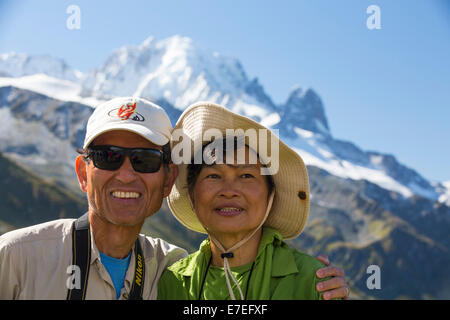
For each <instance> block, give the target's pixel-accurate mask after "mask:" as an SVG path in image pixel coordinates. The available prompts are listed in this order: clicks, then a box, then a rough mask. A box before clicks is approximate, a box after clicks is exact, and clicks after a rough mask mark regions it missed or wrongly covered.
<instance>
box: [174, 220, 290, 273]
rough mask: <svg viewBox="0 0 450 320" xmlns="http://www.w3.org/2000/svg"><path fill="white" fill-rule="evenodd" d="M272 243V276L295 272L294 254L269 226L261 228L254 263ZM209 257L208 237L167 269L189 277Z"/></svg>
mask: <svg viewBox="0 0 450 320" xmlns="http://www.w3.org/2000/svg"><path fill="white" fill-rule="evenodd" d="M270 244H273V246H274V247H277V250H274V251H273V258H272V261H273V264H272V271H271V272H272V273H271V275H272V277H282V276H286V275H289V274H292V273H297V272H298V268H297V265H296V263H295V259H294V254H293V253H292V249H290V248H289V247H288V245H287V244H286V243H284V242H283V238H282V237H281V235H280V233H278V232H277V231H276V230H274V229H271V228H263V233H262V236H261V242H260V244H259V248H258V254H257V256H256V259H255V261H256V263H258V261H259V260H260V257H261V255H262V254H263V252H265V249H266V247H267V246H268V245H270ZM210 257H211V246H210V242H209V239H205V240H204V241H203V242H202V243H201V245H200V249H199V250H198V251H197V252H194V253H193V254H191V255H189V256H188V257H186V258H185V259H182V260H180V261H178V262H176V263H175V264H173V265H172V266H170V267H169V269H170V270H171V271H172V272H175V273H178V274H181V275H183V276H186V277H191V276H192V275H193V273H194V271H195V270H196V269H197V268H200V269H203V268H206V265H207V264H208V261H209V259H210Z"/></svg>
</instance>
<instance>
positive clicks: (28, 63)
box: [0, 52, 83, 82]
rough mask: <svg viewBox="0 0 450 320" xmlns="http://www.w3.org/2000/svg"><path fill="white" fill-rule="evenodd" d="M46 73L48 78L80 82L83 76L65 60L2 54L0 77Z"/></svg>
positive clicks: (43, 56) (13, 53) (12, 53)
mask: <svg viewBox="0 0 450 320" xmlns="http://www.w3.org/2000/svg"><path fill="white" fill-rule="evenodd" d="M38 73H44V74H46V75H48V76H51V77H54V78H58V79H64V80H69V81H72V82H79V81H80V80H81V78H82V77H83V74H82V73H81V72H80V71H78V70H74V69H71V68H70V67H69V66H68V65H67V64H66V63H65V62H64V61H63V60H61V59H57V58H53V57H50V56H47V55H38V56H28V55H26V54H20V53H15V52H11V53H4V54H0V76H1V77H22V76H28V75H34V74H38Z"/></svg>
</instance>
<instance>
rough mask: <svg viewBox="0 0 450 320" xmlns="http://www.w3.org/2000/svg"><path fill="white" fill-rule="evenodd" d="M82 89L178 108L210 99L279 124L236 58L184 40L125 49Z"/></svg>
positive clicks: (89, 93) (152, 41) (101, 95)
mask: <svg viewBox="0 0 450 320" xmlns="http://www.w3.org/2000/svg"><path fill="white" fill-rule="evenodd" d="M82 85H83V95H86V96H94V97H98V98H101V99H104V98H107V97H111V96H129V95H135V96H141V97H147V98H149V99H165V100H166V101H168V102H169V103H170V104H172V105H173V106H174V107H175V108H177V109H179V110H184V109H185V108H186V107H187V106H189V105H190V104H192V103H194V102H196V101H201V100H203V101H204V100H209V101H214V102H217V103H219V104H222V105H226V106H227V107H228V108H230V109H231V110H233V111H235V112H239V113H241V114H244V115H246V116H250V117H253V118H256V119H258V120H259V121H264V120H266V121H267V120H269V121H270V122H271V123H269V124H273V123H275V122H276V121H277V115H276V113H275V112H274V111H275V110H274V105H273V103H272V102H271V100H270V98H268V97H267V96H264V92H261V91H262V90H261V89H262V88H261V87H260V86H259V87H258V83H257V81H255V80H253V81H251V80H249V79H248V78H247V75H246V74H245V72H244V69H243V68H242V66H241V64H240V63H239V61H238V60H236V59H231V58H227V57H223V56H221V55H220V54H219V53H210V52H204V51H203V50H201V49H200V48H197V47H196V46H195V45H194V43H193V41H192V40H191V39H189V38H186V37H180V36H173V37H171V38H168V39H164V40H161V41H157V40H155V39H154V38H153V37H150V38H148V39H147V40H145V41H144V42H143V43H142V44H141V45H139V46H124V47H122V48H120V49H118V50H116V51H115V52H113V54H112V55H111V56H110V57H109V58H108V59H107V61H106V63H105V64H104V65H103V66H102V67H101V68H100V69H99V70H93V71H92V72H90V73H89V74H88V75H87V77H86V78H85V79H84V81H83V83H82Z"/></svg>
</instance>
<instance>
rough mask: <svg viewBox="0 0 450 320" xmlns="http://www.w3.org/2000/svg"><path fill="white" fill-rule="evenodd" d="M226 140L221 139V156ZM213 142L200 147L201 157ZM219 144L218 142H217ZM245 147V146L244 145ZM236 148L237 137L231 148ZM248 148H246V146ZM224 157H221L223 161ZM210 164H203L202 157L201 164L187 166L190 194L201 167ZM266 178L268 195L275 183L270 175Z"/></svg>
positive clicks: (224, 152) (192, 163) (225, 150)
mask: <svg viewBox="0 0 450 320" xmlns="http://www.w3.org/2000/svg"><path fill="white" fill-rule="evenodd" d="M226 141H227V139H226V138H223V139H222V146H223V151H222V153H223V155H225V154H226V152H227V145H228V143H226ZM213 142H215V140H213V141H211V142H208V143H206V144H204V145H203V147H202V155H203V151H204V150H205V148H206V147H207V146H209V145H210V144H211V143H213ZM219 143H220V140H219ZM245 146H247V145H245ZM236 147H237V137H234V144H233V148H234V149H235V150H236ZM247 147H248V146H247ZM257 157H258V158H259V154H257ZM223 158H224V157H222V159H223ZM211 165H212V164H207V163H205V160H204V159H203V157H202V163H199V164H196V163H194V161H191V163H190V164H188V166H187V189H188V192H189V193H191V192H193V191H194V187H195V183H196V182H197V178H198V176H199V174H200V171H202V169H203V167H206V166H211ZM265 166H266V165H264V164H263V167H265ZM265 177H266V182H267V188H268V191H269V193H268V194H269V195H270V194H271V193H272V191H273V189H274V188H275V183H274V181H273V177H272V176H271V175H265Z"/></svg>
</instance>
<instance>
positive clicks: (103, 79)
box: [0, 36, 450, 299]
mask: <svg viewBox="0 0 450 320" xmlns="http://www.w3.org/2000/svg"><path fill="white" fill-rule="evenodd" d="M0 57H1V58H0V118H1V119H2V126H1V127H0V153H3V154H4V155H6V156H7V157H8V158H12V159H13V160H15V161H16V162H18V163H20V164H22V165H24V166H25V167H27V168H28V169H31V170H32V171H34V172H35V173H37V174H38V175H40V176H41V177H44V178H48V179H49V180H53V181H56V182H57V183H59V184H62V185H64V186H66V187H69V188H70V189H71V190H78V191H79V187H78V182H77V179H76V177H75V170H74V167H73V166H74V159H75V157H76V156H77V153H76V148H77V147H81V146H82V143H83V139H84V135H85V128H86V123H87V120H88V118H89V116H90V115H91V113H92V111H93V107H95V106H97V105H98V104H99V103H101V102H102V101H104V100H105V99H108V98H110V97H114V96H121V95H138V96H142V97H144V98H148V99H150V100H152V101H154V102H156V103H157V104H159V105H161V106H162V107H163V108H164V109H165V110H166V111H167V113H168V115H169V117H170V118H171V121H172V123H173V124H175V122H176V120H177V119H178V117H179V116H180V114H181V112H182V110H184V109H185V108H186V107H187V106H188V105H190V104H191V103H193V102H196V101H199V100H211V101H214V102H216V103H219V104H222V105H225V106H226V107H228V108H230V109H232V110H234V111H236V112H239V113H241V114H243V115H246V116H249V117H251V118H253V119H255V120H256V121H259V122H261V123H262V124H264V125H266V126H268V127H270V128H272V129H277V130H278V132H279V135H280V137H281V139H282V140H283V141H284V142H285V143H287V144H288V145H289V146H291V147H292V148H293V149H294V150H296V151H297V152H298V153H299V154H300V155H301V156H302V158H303V159H304V161H305V163H306V164H307V165H308V172H309V174H310V185H311V215H310V219H309V220H308V227H307V228H306V230H305V232H304V233H303V234H302V236H300V237H298V238H297V239H295V240H293V244H295V245H298V246H297V248H302V249H303V248H308V249H312V250H314V252H310V253H311V254H313V253H314V254H316V253H325V254H329V255H330V258H331V259H332V261H333V263H334V261H336V262H337V263H338V264H339V263H340V265H341V266H343V267H344V270H346V273H347V270H348V279H349V281H350V284H351V285H352V292H354V291H353V288H357V289H358V290H359V293H362V294H363V296H364V294H366V295H368V296H374V295H375V296H378V297H380V298H383V299H391V298H395V297H402V298H403V297H405V296H406V297H412V298H415V299H418V298H424V297H425V298H427V297H443V298H444V299H448V296H449V295H448V292H449V291H448V288H449V287H450V282H449V281H448V280H447V279H448V277H447V275H446V273H445V270H444V269H443V268H442V266H443V265H444V266H445V265H448V264H449V263H450V254H449V250H448V248H449V247H450V242H449V238H448V229H449V227H450V207H449V206H450V182H442V183H440V182H437V183H430V182H429V181H427V180H426V179H425V178H423V177H422V176H421V175H420V174H419V173H418V172H416V171H415V170H413V169H411V168H408V167H406V166H405V165H403V164H401V163H399V162H398V161H397V160H396V158H395V157H394V156H393V155H389V154H383V153H381V152H374V151H364V150H362V149H361V148H359V147H358V146H356V145H355V144H353V143H352V142H349V141H342V140H339V139H335V138H334V137H333V135H332V132H331V130H330V124H329V119H327V116H326V112H325V106H324V103H323V101H322V99H321V98H320V95H319V93H316V92H315V91H314V90H313V89H311V88H309V89H308V88H300V87H296V88H294V89H293V90H292V92H291V93H290V94H289V96H288V97H287V99H286V102H285V103H282V104H280V105H276V104H274V103H273V101H272V99H271V98H270V95H269V94H268V93H266V92H265V90H264V88H263V87H262V86H261V84H260V83H259V82H258V80H257V79H256V78H255V79H249V78H248V77H247V75H246V73H245V71H244V68H243V67H242V66H241V64H240V63H239V61H238V60H236V59H231V58H227V57H223V56H221V55H220V54H218V53H209V52H205V51H203V50H202V49H200V48H198V47H196V46H195V44H194V43H193V41H192V40H191V39H189V38H183V37H180V36H174V37H171V38H167V39H164V40H160V41H158V40H156V39H154V38H148V39H147V40H145V41H144V42H143V43H142V44H140V45H137V46H124V47H122V48H120V49H118V50H116V51H115V52H113V53H112V54H111V56H110V57H109V58H108V59H107V61H106V62H105V63H104V65H103V66H101V67H100V68H99V69H95V70H92V71H91V72H89V73H87V74H81V73H79V72H77V71H76V70H74V69H71V68H70V67H68V66H67V65H66V64H65V63H64V62H63V61H62V60H60V59H53V58H50V57H45V58H42V57H38V58H36V57H28V56H26V55H19V54H8V55H6V54H3V55H0ZM332 120H333V119H330V123H332ZM13 198H14V199H18V198H16V197H13ZM0 200H1V199H0ZM14 201H15V202H14V203H15V204H16V205H17V207H19V208H21V207H20V205H21V202H20V201H19V200H14ZM0 202H2V201H0ZM2 210H3V211H4V209H2V208H0V211H1V212H2V213H3V211H2ZM11 214H12V213H11ZM27 214H36V215H40V214H41V213H40V212H37V213H36V212H30V213H29V212H27ZM4 216H6V217H7V216H8V214H4ZM163 216H165V217H167V216H170V214H166V215H163ZM33 221H34V220H33ZM0 224H1V221H0ZM176 224H177V222H173V225H171V224H170V223H169V225H170V227H171V228H178V229H177V232H179V233H180V234H181V235H183V234H184V232H187V231H186V230H185V228H183V227H180V225H176ZM181 238H183V236H181ZM185 238H189V237H185ZM369 264H376V265H379V266H382V267H383V279H385V280H383V281H384V282H383V283H384V285H383V290H381V291H379V292H376V293H374V292H369V291H370V290H368V289H367V287H366V275H367V274H366V269H365V268H366V267H367V266H368V265H369ZM399 279H400V280H399ZM423 288H425V289H423ZM355 294H356V292H355Z"/></svg>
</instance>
